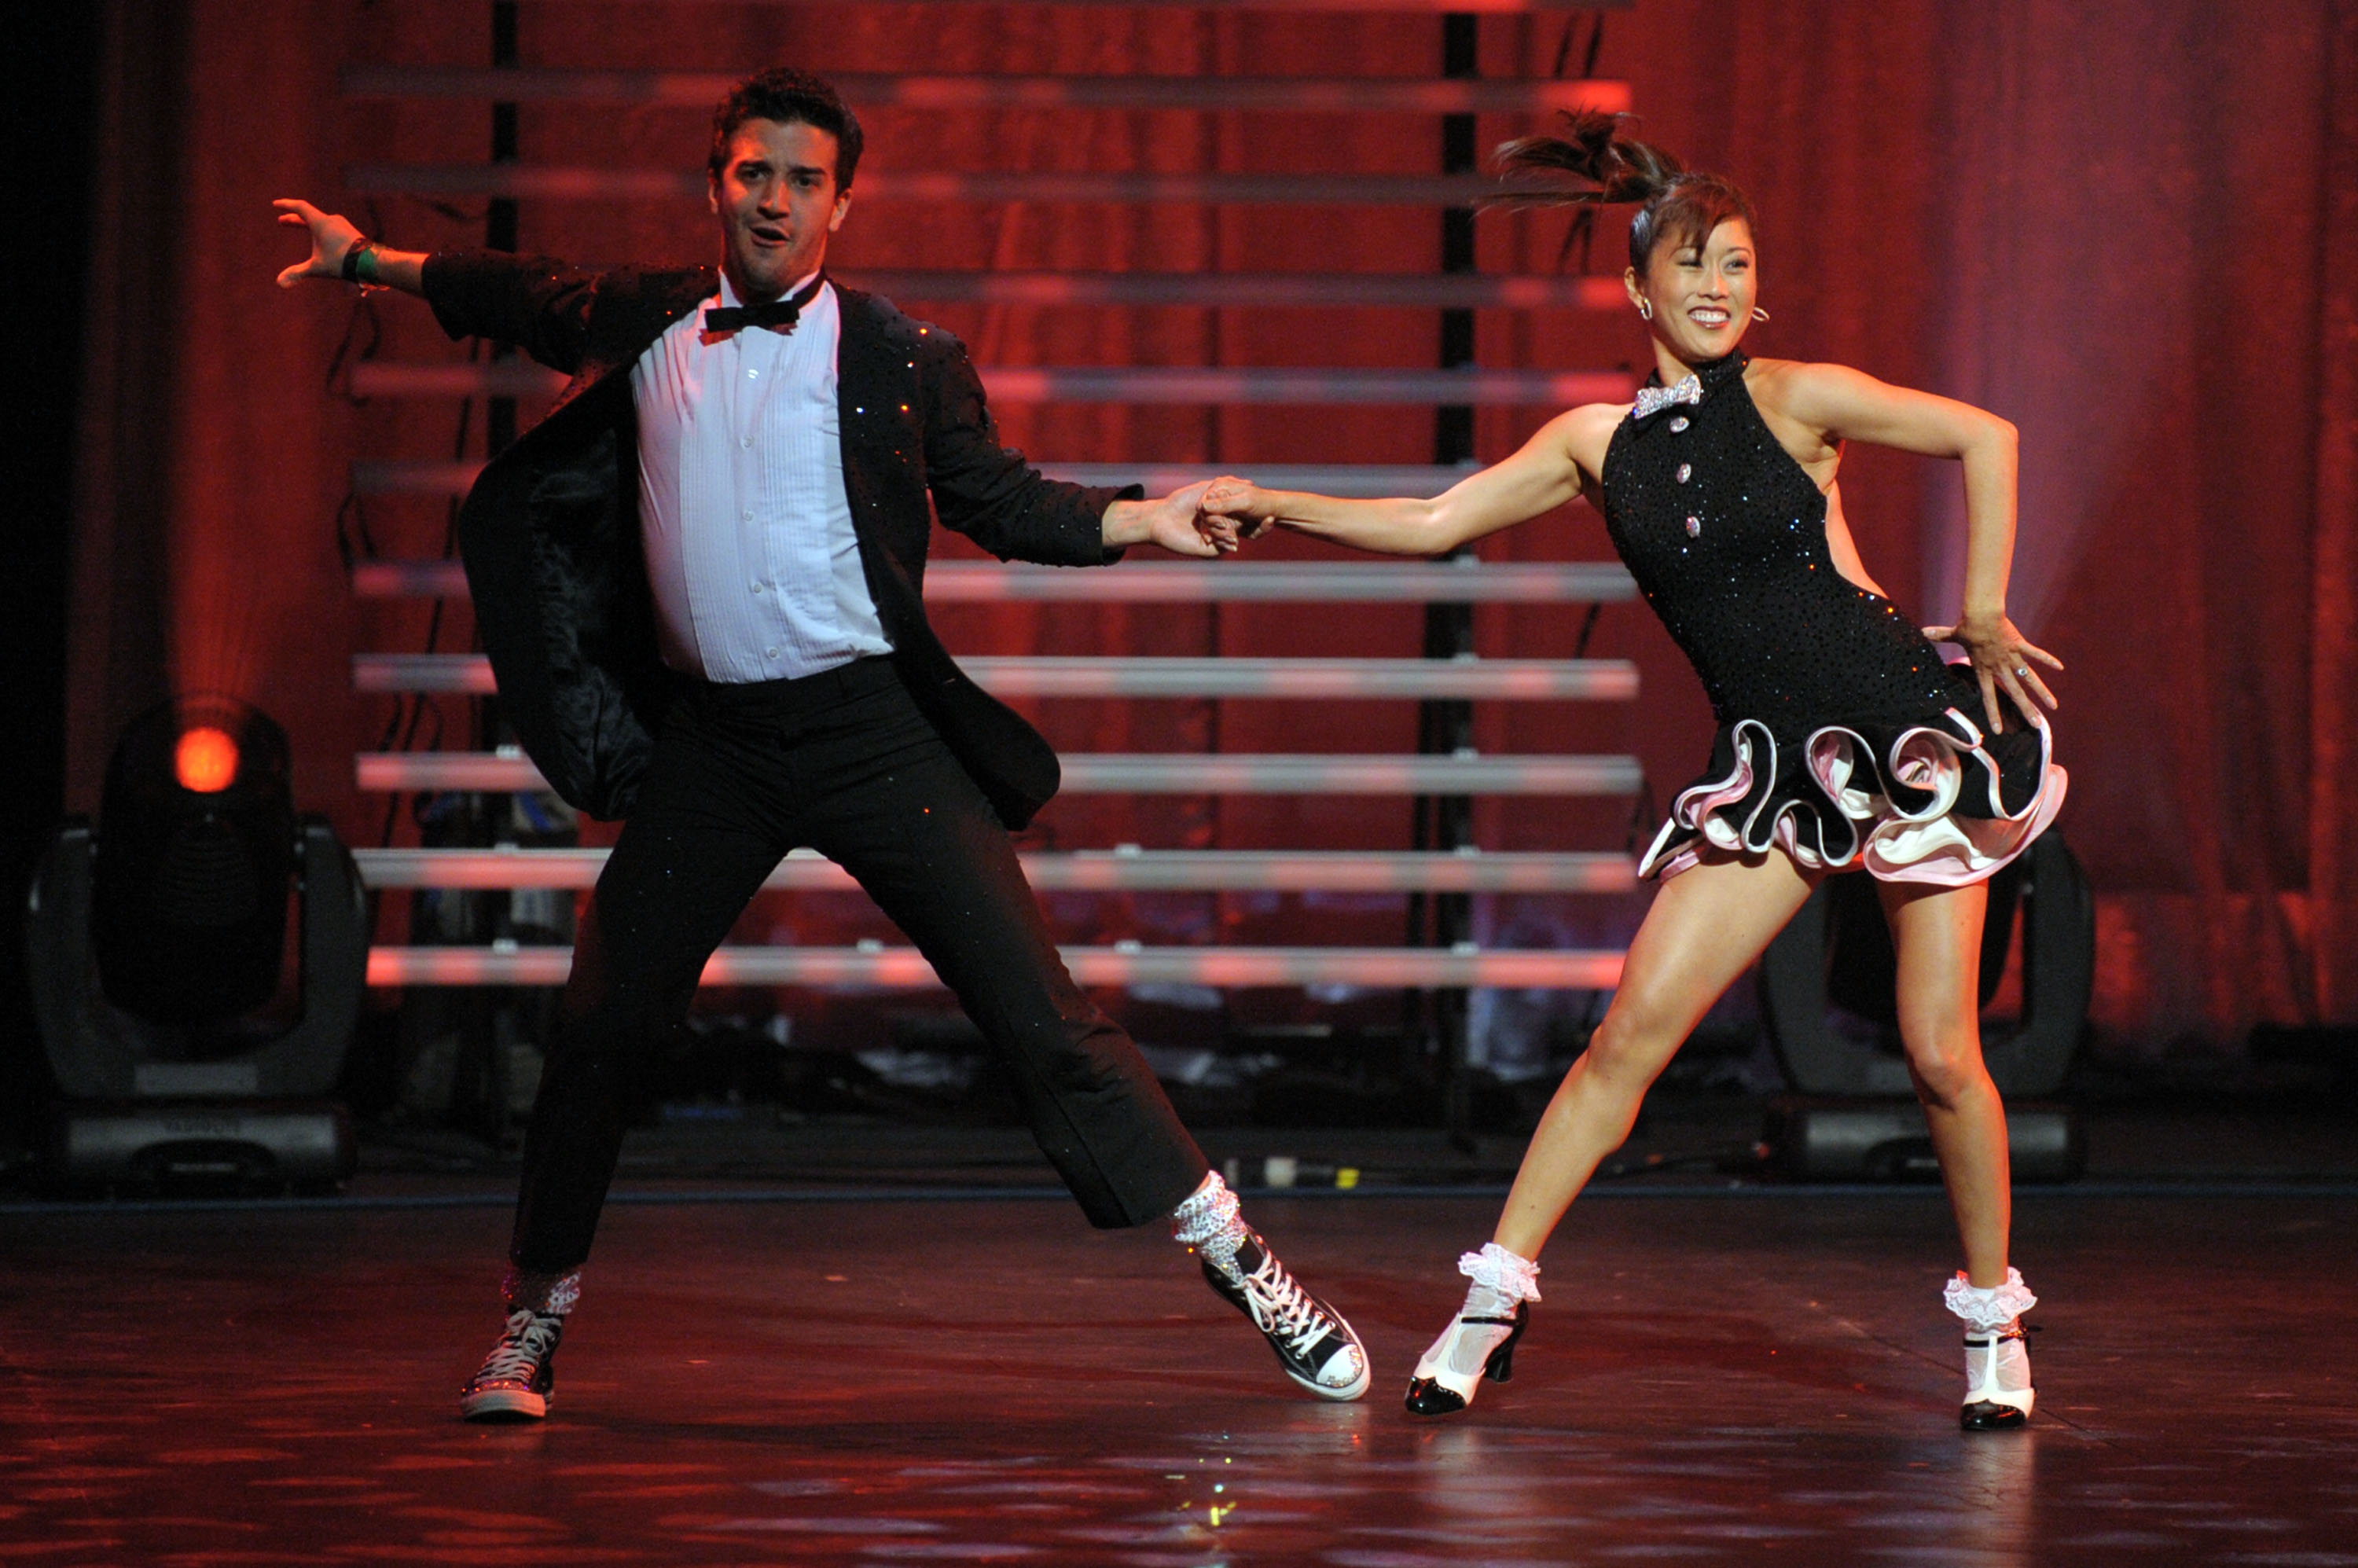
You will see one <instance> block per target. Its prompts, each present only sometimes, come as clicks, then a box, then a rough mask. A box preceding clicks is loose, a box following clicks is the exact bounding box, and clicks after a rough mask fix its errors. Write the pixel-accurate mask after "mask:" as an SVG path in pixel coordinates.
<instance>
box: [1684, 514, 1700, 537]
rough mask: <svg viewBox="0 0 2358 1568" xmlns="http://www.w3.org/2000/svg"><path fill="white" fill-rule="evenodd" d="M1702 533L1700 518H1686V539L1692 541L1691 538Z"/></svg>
mask: <svg viewBox="0 0 2358 1568" xmlns="http://www.w3.org/2000/svg"><path fill="white" fill-rule="evenodd" d="M1702 532H1703V519H1702V518H1700V517H1690V518H1688V519H1687V537H1688V538H1690V539H1692V538H1693V537H1695V536H1696V535H1699V534H1701V533H1702Z"/></svg>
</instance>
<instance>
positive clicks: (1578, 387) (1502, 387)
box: [982, 365, 1634, 408]
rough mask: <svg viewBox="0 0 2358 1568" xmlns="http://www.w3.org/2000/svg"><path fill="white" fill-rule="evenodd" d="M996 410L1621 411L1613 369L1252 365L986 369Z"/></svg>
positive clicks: (1624, 377) (1626, 387)
mask: <svg viewBox="0 0 2358 1568" xmlns="http://www.w3.org/2000/svg"><path fill="white" fill-rule="evenodd" d="M982 383H983V386H984V388H985V389H986V390H987V391H988V392H989V393H990V395H991V396H992V397H993V398H995V399H997V400H998V401H1000V402H1001V403H1129V404H1174V403H1179V404H1195V403H1201V404H1229V403H1250V404H1269V403H1289V404H1413V405H1439V404H1453V405H1458V406H1466V405H1472V406H1482V407H1501V406H1546V407H1551V408H1570V407H1574V406H1578V405H1580V404H1584V403H1626V402H1628V400H1629V398H1630V396H1631V395H1632V393H1631V388H1632V386H1633V385H1634V383H1633V382H1632V381H1631V380H1630V378H1629V376H1628V373H1625V372H1622V371H1545V370H1478V369H1477V370H1329V369H1325V368H1323V367H1319V368H1300V369H1286V368H1279V367H1274V366H1271V367H1264V366H1260V365H1250V366H1248V365H1219V366H1215V365H1201V366H1198V365H1168V366H1165V365H1122V366H1109V367H1106V368H1102V369H1100V368H1098V367H1095V366H1076V365H1039V366H1029V365H990V366H985V367H983V370H982Z"/></svg>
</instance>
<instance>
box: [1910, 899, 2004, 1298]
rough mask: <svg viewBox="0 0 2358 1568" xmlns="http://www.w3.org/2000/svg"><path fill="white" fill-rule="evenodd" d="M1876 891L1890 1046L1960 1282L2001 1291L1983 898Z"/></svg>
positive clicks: (2000, 1155)
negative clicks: (1940, 1196)
mask: <svg viewBox="0 0 2358 1568" xmlns="http://www.w3.org/2000/svg"><path fill="white" fill-rule="evenodd" d="M1877 892H1880V893H1881V894H1882V896H1883V912H1884V915H1885V917H1886V918H1887V919H1888V920H1889V921H1890V923H1891V943H1892V946H1893V947H1894V948H1895V949H1897V951H1898V956H1899V1037H1900V1040H1901V1042H1902V1043H1903V1044H1905V1045H1906V1046H1907V1048H1908V1072H1909V1076H1910V1077H1912V1078H1913V1079H1914V1080H1915V1082H1916V1098H1919V1099H1920V1100H1921V1101H1923V1102H1924V1119H1925V1120H1926V1121H1927V1122H1928V1123H1930V1124H1931V1130H1932V1148H1933V1151H1934V1152H1936V1153H1938V1154H1939V1155H1940V1157H1941V1179H1942V1181H1944V1182H1946V1183H1947V1184H1948V1187H1949V1205H1950V1206H1951V1207H1952V1209H1954V1210H1955V1211H1956V1216H1957V1233H1958V1235H1959V1236H1960V1237H1961V1238H1963V1241H1964V1244H1965V1278H1966V1280H1967V1281H1968V1282H1969V1283H1971V1284H1973V1285H1974V1286H1976V1287H1978V1288H1980V1289H1983V1290H1989V1289H1992V1288H1995V1287H1996V1286H1998V1285H2002V1284H2004V1283H2006V1237H2007V1232H2008V1231H2009V1229H2010V1228H2011V1227H2012V1225H2013V1219H2014V1208H2013V1204H2014V1198H2013V1179H2012V1173H2011V1171H2010V1169H2009V1167H2008V1162H2007V1156H2006V1106H2005V1105H2004V1103H2003V1102H2001V1101H2000V1100H1999V1098H1998V1094H1997V1086H1996V1084H1993V1083H1992V1082H1990V1076H1989V1068H1988V1067H1987V1066H1985V1065H1984V1064H1983V1062H1982V1035H1981V994H1980V987H1981V951H1982V917H1983V915H1984V914H1985V912H1986V910H1987V908H1988V904H1989V888H1988V885H1987V884H1986V883H1983V882H1975V883H1974V885H1972V886H1971V887H1962V888H1941V887H1931V886H1927V885H1924V884H1922V883H1916V882H1885V883H1882V884H1881V885H1880V886H1879V887H1878V889H1877Z"/></svg>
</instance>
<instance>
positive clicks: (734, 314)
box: [704, 273, 827, 332]
mask: <svg viewBox="0 0 2358 1568" xmlns="http://www.w3.org/2000/svg"><path fill="white" fill-rule="evenodd" d="M826 281H827V275H826V274H825V273H821V274H820V275H819V276H817V277H815V278H812V279H811V280H810V283H809V286H808V287H806V288H804V290H803V291H802V292H801V293H800V294H797V295H795V296H794V297H792V298H790V299H773V300H769V301H767V302H766V303H764V304H761V305H716V306H714V307H713V308H711V309H709V310H707V311H706V312H705V313H704V330H706V331H708V332H734V331H736V330H739V329H740V328H742V327H775V328H778V329H779V330H782V331H787V332H791V331H793V330H795V322H797V321H799V320H801V319H803V307H804V306H806V305H808V304H809V303H810V302H811V301H812V300H813V299H815V298H817V297H818V291H819V286H820V285H822V284H824V283H825V282H826Z"/></svg>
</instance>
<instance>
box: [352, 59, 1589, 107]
mask: <svg viewBox="0 0 2358 1568" xmlns="http://www.w3.org/2000/svg"><path fill="white" fill-rule="evenodd" d="M740 80H741V74H740V73H738V72H735V71H687V70H560V69H556V68H540V69H530V68H527V69H520V70H480V69H471V68H468V67H464V66H431V65H359V66H347V67H345V68H344V70H342V71H341V73H340V74H339V76H338V78H337V81H338V85H339V86H340V87H341V90H342V92H343V94H344V96H345V97H347V98H460V99H478V100H483V101H487V102H488V101H492V100H497V101H500V102H503V103H671V104H678V105H680V106H682V107H687V108H694V109H699V110H704V109H709V108H710V107H711V106H712V105H713V103H715V102H717V101H718V100H719V98H720V97H721V96H722V95H723V94H724V93H726V92H728V91H729V90H730V88H732V87H734V86H735V85H736V84H737V83H738V81H740ZM828 80H829V81H832V82H833V83H834V84H835V88H836V91H837V92H840V93H842V94H843V97H844V99H845V101H846V102H847V103H851V104H852V105H854V106H855V107H857V108H858V109H859V110H860V112H861V113H863V114H865V113H866V112H867V111H869V110H871V109H885V108H896V109H936V110H961V109H1183V110H1197V111H1228V110H1242V111H1256V110H1268V111H1282V112H1296V113H1311V114H1317V113H1334V114H1545V113H1548V112H1549V111H1552V110H1558V109H1598V110H1602V111H1603V112H1604V113H1606V114H1622V113H1625V112H1626V111H1627V110H1628V107H1629V84H1628V82H1626V81H1582V80H1563V79H1546V78H1543V79H1537V80H1525V81H1510V80H1504V79H1482V80H1471V79H1469V80H1463V81H1453V80H1449V79H1446V78H1426V77H1412V76H1403V77H1380V76H1379V77H1326V78H1320V77H1289V76H1012V75H1010V76H995V75H994V76H879V75H849V76H836V77H830V78H829V79H828Z"/></svg>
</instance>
